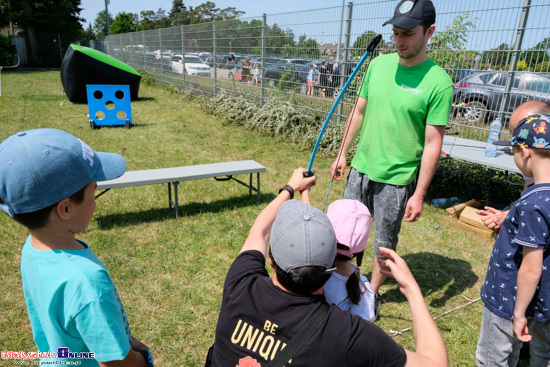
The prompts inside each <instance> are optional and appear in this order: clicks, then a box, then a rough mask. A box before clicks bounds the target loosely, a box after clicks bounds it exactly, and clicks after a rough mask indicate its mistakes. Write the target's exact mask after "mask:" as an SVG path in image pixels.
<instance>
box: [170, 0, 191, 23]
mask: <svg viewBox="0 0 550 367" xmlns="http://www.w3.org/2000/svg"><path fill="white" fill-rule="evenodd" d="M191 9H192V8H191ZM168 17H169V18H170V21H171V23H172V25H173V26H178V25H187V24H190V23H191V15H190V14H189V11H188V10H187V7H186V6H185V4H184V3H183V0H173V2H172V10H170V14H169V15H168Z"/></svg>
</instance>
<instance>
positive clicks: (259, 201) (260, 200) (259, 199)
mask: <svg viewBox="0 0 550 367" xmlns="http://www.w3.org/2000/svg"><path fill="white" fill-rule="evenodd" d="M256 174H257V175H258V190H257V191H258V204H261V202H262V199H261V198H260V172H258V173H256ZM250 178H252V174H250ZM251 186H252V183H251Z"/></svg>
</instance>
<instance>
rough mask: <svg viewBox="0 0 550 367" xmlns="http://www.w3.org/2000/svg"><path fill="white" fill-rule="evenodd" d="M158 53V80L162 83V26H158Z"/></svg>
mask: <svg viewBox="0 0 550 367" xmlns="http://www.w3.org/2000/svg"><path fill="white" fill-rule="evenodd" d="M159 54H160V59H159V60H160V82H161V83H162V84H164V72H163V70H162V28H159Z"/></svg>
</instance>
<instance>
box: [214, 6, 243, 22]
mask: <svg viewBox="0 0 550 367" xmlns="http://www.w3.org/2000/svg"><path fill="white" fill-rule="evenodd" d="M244 14H245V12H244V11H240V10H237V8H234V7H232V6H230V7H228V8H225V9H221V10H220V11H219V12H218V17H217V20H232V19H237V18H238V17H240V16H241V15H244Z"/></svg>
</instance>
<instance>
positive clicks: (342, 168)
mask: <svg viewBox="0 0 550 367" xmlns="http://www.w3.org/2000/svg"><path fill="white" fill-rule="evenodd" d="M330 171H331V173H332V177H334V179H335V180H336V181H340V180H341V179H342V178H343V177H344V173H345V172H346V157H344V156H343V154H340V156H339V157H337V158H336V160H335V161H334V163H333V164H332V166H330Z"/></svg>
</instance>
